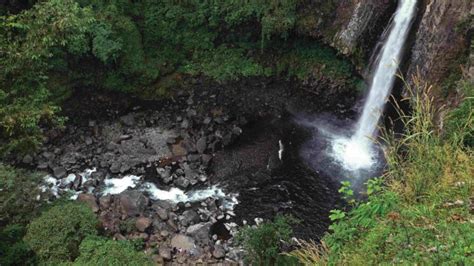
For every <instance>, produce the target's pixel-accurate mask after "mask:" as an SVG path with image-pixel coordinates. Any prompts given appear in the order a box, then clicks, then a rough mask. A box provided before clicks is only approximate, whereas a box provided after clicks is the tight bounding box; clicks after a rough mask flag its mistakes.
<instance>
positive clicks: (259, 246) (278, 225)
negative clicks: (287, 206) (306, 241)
mask: <svg viewBox="0 0 474 266" xmlns="http://www.w3.org/2000/svg"><path fill="white" fill-rule="evenodd" d="M295 222H296V220H295V219H294V218H292V217H291V216H281V215H278V216H276V217H275V219H274V220H273V222H266V223H263V224H260V225H259V226H257V227H250V226H247V227H245V228H243V229H241V230H240V231H239V234H238V235H237V241H238V242H240V243H241V244H242V246H243V247H244V248H245V250H246V252H247V253H248V254H247V255H246V259H247V261H248V262H249V263H252V264H255V265H292V264H295V262H296V261H295V260H293V259H292V258H290V257H287V256H284V255H280V252H281V251H282V250H281V247H282V242H288V241H289V240H290V238H291V235H292V234H293V230H292V228H291V226H290V224H294V223H295Z"/></svg>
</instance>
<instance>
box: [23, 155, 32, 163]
mask: <svg viewBox="0 0 474 266" xmlns="http://www.w3.org/2000/svg"><path fill="white" fill-rule="evenodd" d="M22 162H23V163H24V164H31V163H32V162H33V157H32V156H31V155H29V154H28V155H25V157H23V159H22Z"/></svg>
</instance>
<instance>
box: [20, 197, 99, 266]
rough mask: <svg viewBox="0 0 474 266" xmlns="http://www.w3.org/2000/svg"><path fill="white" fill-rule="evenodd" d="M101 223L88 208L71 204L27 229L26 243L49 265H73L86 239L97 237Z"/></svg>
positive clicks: (46, 214)
mask: <svg viewBox="0 0 474 266" xmlns="http://www.w3.org/2000/svg"><path fill="white" fill-rule="evenodd" d="M97 225H98V221H97V218H96V217H95V214H94V213H93V212H92V210H91V209H90V208H89V207H87V206H86V205H83V204H79V203H75V202H68V203H65V204H61V205H57V206H54V207H52V208H51V209H49V210H47V211H45V212H43V213H42V214H41V216H39V217H38V218H36V219H34V220H33V221H32V222H31V223H30V224H29V225H28V227H27V232H26V235H25V238H24V240H25V242H26V243H27V244H28V245H29V246H30V247H31V249H32V250H33V251H34V252H35V253H36V255H37V256H38V257H39V259H40V260H41V261H43V262H47V263H50V264H51V263H59V262H61V261H73V260H74V259H75V258H76V257H78V256H79V245H80V244H81V241H82V240H83V239H84V238H86V237H87V236H91V235H96V234H97Z"/></svg>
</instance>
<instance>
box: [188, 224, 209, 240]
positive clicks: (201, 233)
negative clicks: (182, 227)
mask: <svg viewBox="0 0 474 266" xmlns="http://www.w3.org/2000/svg"><path fill="white" fill-rule="evenodd" d="M210 229H211V223H199V224H195V225H191V226H189V227H188V228H187V229H186V235H188V236H191V237H192V238H194V239H195V240H196V241H197V242H199V243H203V244H206V245H207V244H209V240H210V239H209V231H210Z"/></svg>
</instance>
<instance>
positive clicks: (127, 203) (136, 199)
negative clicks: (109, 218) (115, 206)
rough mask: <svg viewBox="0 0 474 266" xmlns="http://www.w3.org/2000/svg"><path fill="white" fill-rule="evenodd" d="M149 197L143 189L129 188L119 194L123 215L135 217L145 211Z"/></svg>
mask: <svg viewBox="0 0 474 266" xmlns="http://www.w3.org/2000/svg"><path fill="white" fill-rule="evenodd" d="M147 205H148V198H147V197H145V196H144V195H143V193H142V192H141V191H136V190H129V191H125V192H122V193H121V194H120V195H119V206H120V210H121V213H122V215H123V216H125V217H133V216H137V215H139V214H140V213H142V212H143V210H144V209H145V207H146V206H147Z"/></svg>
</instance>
